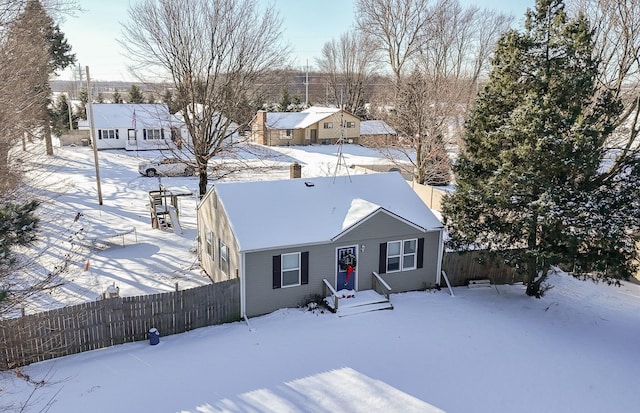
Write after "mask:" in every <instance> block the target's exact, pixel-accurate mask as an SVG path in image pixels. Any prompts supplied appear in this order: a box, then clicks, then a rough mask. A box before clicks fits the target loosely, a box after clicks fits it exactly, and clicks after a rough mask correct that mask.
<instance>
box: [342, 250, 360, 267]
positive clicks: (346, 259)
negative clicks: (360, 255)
mask: <svg viewBox="0 0 640 413" xmlns="http://www.w3.org/2000/svg"><path fill="white" fill-rule="evenodd" d="M349 267H351V268H356V256H355V255H353V254H352V253H350V252H348V253H346V254H344V255H343V256H342V258H340V271H347V270H348V269H349Z"/></svg>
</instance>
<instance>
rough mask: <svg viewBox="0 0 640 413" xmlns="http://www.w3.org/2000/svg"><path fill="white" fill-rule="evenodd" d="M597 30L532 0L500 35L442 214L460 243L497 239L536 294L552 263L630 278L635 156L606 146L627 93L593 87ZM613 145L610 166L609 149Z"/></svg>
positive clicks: (490, 243) (558, 4) (553, 4)
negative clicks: (620, 95)
mask: <svg viewBox="0 0 640 413" xmlns="http://www.w3.org/2000/svg"><path fill="white" fill-rule="evenodd" d="M592 52H593V41H592V32H591V29H590V27H589V23H588V21H587V20H586V18H584V17H583V16H581V15H580V16H578V17H576V18H574V19H570V18H569V17H568V16H567V14H566V13H565V10H564V4H563V1H562V0H537V2H536V9H535V11H531V10H529V11H528V12H527V16H526V24H525V31H524V32H523V33H518V32H516V31H510V32H508V33H506V34H505V35H503V36H502V38H501V40H500V42H499V44H498V47H497V49H496V52H495V56H494V61H493V68H492V71H491V73H490V77H489V81H488V83H487V85H486V86H485V88H484V90H483V91H482V92H481V93H480V95H479V96H478V98H477V100H476V102H475V106H474V107H473V109H472V111H471V113H470V116H469V118H468V120H467V125H466V133H465V137H464V148H463V150H462V153H461V154H460V158H459V159H458V161H457V163H456V165H455V166H454V173H455V178H456V192H455V194H453V195H451V196H448V197H446V199H445V203H444V207H443V214H444V216H445V222H446V225H447V227H448V229H449V231H450V234H451V244H452V246H454V247H457V248H488V249H490V250H493V251H500V253H501V254H503V256H504V257H505V260H506V263H507V264H509V265H510V266H512V267H513V268H515V269H516V270H517V271H519V272H521V273H522V274H523V275H524V276H525V280H526V282H527V294H529V295H532V296H537V297H540V296H541V295H542V294H543V293H544V287H543V284H542V283H543V281H544V279H545V278H546V275H547V272H548V270H549V269H550V268H551V266H555V265H561V266H564V267H565V268H567V269H568V270H570V271H572V272H573V273H574V274H575V275H584V274H589V275H591V276H594V277H601V278H605V279H612V278H627V277H629V276H630V275H631V274H632V272H633V271H634V266H633V258H634V257H635V256H636V249H635V246H634V242H633V235H634V234H637V233H638V222H639V221H638V215H639V214H640V208H638V195H639V193H640V192H639V185H640V184H639V182H640V177H639V176H638V175H639V167H638V159H637V158H635V157H625V154H624V148H608V147H607V143H608V141H609V140H610V139H609V138H610V137H611V135H612V133H614V130H613V126H612V125H613V120H614V119H615V118H616V116H617V115H618V114H619V113H620V110H621V105H620V103H619V102H618V101H616V100H614V99H613V98H612V97H611V96H610V94H608V93H598V89H597V85H596V84H595V83H596V77H597V74H598V72H597V63H598V62H597V61H595V60H594V59H593V58H592V55H593V53H592ZM612 156H613V157H618V159H623V162H616V163H614V164H615V168H609V166H610V165H611V163H610V162H609V163H608V162H607V159H610V157H612Z"/></svg>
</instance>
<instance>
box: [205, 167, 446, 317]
mask: <svg viewBox="0 0 640 413" xmlns="http://www.w3.org/2000/svg"><path fill="white" fill-rule="evenodd" d="M197 219H198V253H199V258H200V265H201V267H202V268H203V269H204V271H205V272H206V273H207V274H208V275H209V277H210V278H211V279H212V280H213V281H214V282H222V281H226V280H230V279H234V278H237V279H239V283H240V297H239V300H240V307H241V311H242V315H243V316H249V317H251V316H256V315H260V314H266V313H269V312H272V311H275V310H277V309H280V308H285V307H296V306H298V305H301V304H304V302H305V301H306V300H309V297H313V296H316V297H317V296H324V294H325V288H327V285H330V286H331V287H332V288H333V289H334V291H335V292H337V293H338V295H340V294H341V293H340V292H341V291H342V292H344V291H348V293H347V296H349V295H354V293H353V292H355V295H358V294H359V293H360V292H364V291H368V292H367V293H370V292H371V290H372V289H373V286H374V285H376V283H379V284H382V283H386V284H387V286H389V287H390V288H391V292H402V291H410V290H419V289H424V288H428V287H432V286H436V285H438V284H439V282H440V270H441V261H442V253H443V225H442V223H441V222H440V221H439V220H438V219H437V218H436V216H435V215H434V214H433V212H431V210H430V209H429V208H428V207H427V206H426V205H425V204H424V202H422V201H421V200H420V198H419V197H418V196H417V195H416V194H415V192H414V191H413V190H412V189H411V187H410V186H409V185H408V184H407V182H406V181H405V180H404V179H403V178H402V176H401V175H400V174H399V173H397V172H390V173H379V174H378V173H375V174H363V175H353V176H336V177H320V178H305V179H288V180H278V181H257V182H221V183H216V184H215V186H214V187H212V188H211V189H210V190H209V191H208V192H207V194H206V195H205V196H204V197H203V199H202V200H201V201H200V203H199V204H198V206H197ZM374 273H375V274H374ZM380 279H381V280H380ZM363 294H364V293H363Z"/></svg>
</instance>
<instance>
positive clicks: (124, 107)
mask: <svg viewBox="0 0 640 413" xmlns="http://www.w3.org/2000/svg"><path fill="white" fill-rule="evenodd" d="M92 106H93V121H94V126H93V129H94V134H95V141H96V148H97V149H127V150H148V149H166V148H170V147H172V139H171V126H172V116H171V114H170V113H169V108H168V107H167V105H165V104H160V103H144V104H142V103H94V104H93V105H92ZM87 116H88V117H89V105H87ZM78 129H80V130H89V129H90V125H89V120H86V121H80V122H78Z"/></svg>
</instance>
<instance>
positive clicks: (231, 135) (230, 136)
mask: <svg viewBox="0 0 640 413" xmlns="http://www.w3.org/2000/svg"><path fill="white" fill-rule="evenodd" d="M202 110H203V108H202V105H200V104H198V105H196V109H195V113H194V114H192V118H193V119H194V120H195V121H198V119H202V117H203V115H202ZM227 121H228V118H226V117H224V116H221V115H220V114H219V113H216V114H214V115H213V116H212V119H211V127H212V130H213V129H215V128H216V125H225V124H226V123H227ZM171 125H172V126H171V127H172V130H173V136H174V143H176V145H187V146H190V145H192V144H193V140H192V139H191V134H190V133H189V130H188V129H187V126H186V124H185V122H184V114H183V113H182V111H180V112H178V113H176V114H174V115H173V116H172V117H171ZM215 130H216V131H217V130H218V129H215ZM178 136H179V137H180V141H179V142H178V140H177V137H178ZM226 136H227V137H226V139H225V142H229V143H236V142H238V141H239V140H241V136H240V133H239V128H238V125H237V124H236V123H235V122H230V124H229V127H228V128H227V132H226Z"/></svg>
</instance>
